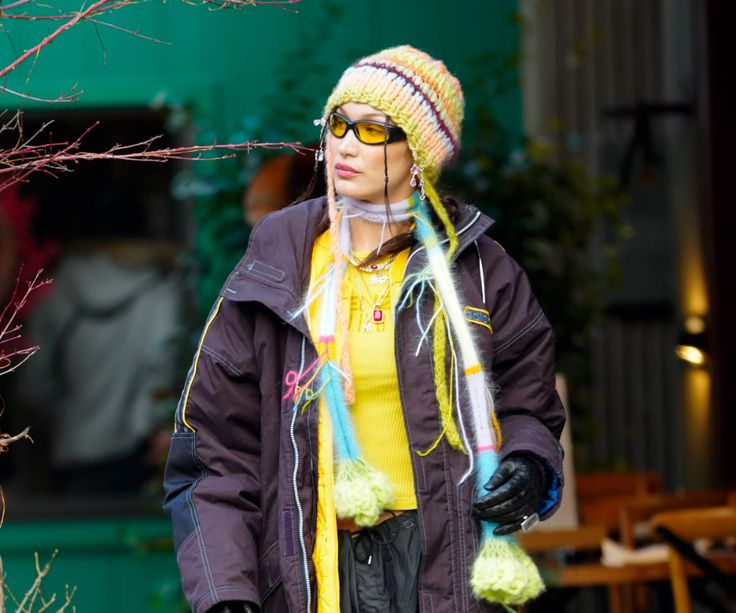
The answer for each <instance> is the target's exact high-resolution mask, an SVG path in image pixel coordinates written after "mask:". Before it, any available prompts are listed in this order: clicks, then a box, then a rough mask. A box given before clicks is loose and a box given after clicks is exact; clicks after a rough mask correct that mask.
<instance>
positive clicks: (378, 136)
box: [355, 121, 386, 145]
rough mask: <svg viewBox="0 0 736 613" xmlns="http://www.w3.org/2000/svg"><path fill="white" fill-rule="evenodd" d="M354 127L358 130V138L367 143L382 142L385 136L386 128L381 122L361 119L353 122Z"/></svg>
mask: <svg viewBox="0 0 736 613" xmlns="http://www.w3.org/2000/svg"><path fill="white" fill-rule="evenodd" d="M355 129H356V130H357V131H358V139H359V140H361V141H363V142H364V143H365V144H367V145H377V144H378V143H382V142H383V141H384V139H385V137H386V128H385V126H384V125H383V124H381V123H376V122H373V121H362V122H360V123H358V124H355Z"/></svg>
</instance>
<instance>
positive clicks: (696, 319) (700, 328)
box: [685, 315, 705, 334]
mask: <svg viewBox="0 0 736 613" xmlns="http://www.w3.org/2000/svg"><path fill="white" fill-rule="evenodd" d="M685 330H686V331H687V332H689V333H690V334H700V333H701V332H705V319H703V318H702V317H701V316H700V315H690V316H689V317H686V318H685Z"/></svg>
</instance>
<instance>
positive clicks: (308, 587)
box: [289, 336, 312, 613]
mask: <svg viewBox="0 0 736 613" xmlns="http://www.w3.org/2000/svg"><path fill="white" fill-rule="evenodd" d="M306 343H307V338H306V337H305V336H302V345H301V357H300V361H299V374H298V375H297V381H299V380H300V379H301V376H302V372H304V359H305V351H306ZM298 413H299V410H298V407H297V406H296V404H295V405H294V409H293V411H292V415H291V425H290V427H289V436H290V437H291V447H292V450H293V452H294V471H293V472H292V479H291V485H292V488H293V491H294V503H295V504H296V512H297V522H298V524H299V548H300V549H301V553H302V571H303V572H304V587H305V589H306V592H307V612H308V613H309V612H310V611H311V610H312V585H311V583H310V581H309V559H308V558H307V545H306V542H305V540H304V531H303V530H302V526H303V525H304V511H303V509H302V503H301V501H300V500H299V485H298V483H297V474H298V472H299V447H298V445H297V443H296V435H295V434H294V429H295V426H296V417H297V415H298Z"/></svg>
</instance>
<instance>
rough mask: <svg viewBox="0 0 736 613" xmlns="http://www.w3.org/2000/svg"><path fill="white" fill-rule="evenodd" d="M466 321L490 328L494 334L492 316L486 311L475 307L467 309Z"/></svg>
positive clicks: (467, 307)
mask: <svg viewBox="0 0 736 613" xmlns="http://www.w3.org/2000/svg"><path fill="white" fill-rule="evenodd" d="M465 319H467V320H468V321H469V322H471V323H474V324H478V325H479V326H483V327H484V328H488V329H489V330H490V331H491V334H493V328H492V327H491V314H490V313H489V312H488V311H486V310H485V309H476V308H475V307H471V306H466V307H465Z"/></svg>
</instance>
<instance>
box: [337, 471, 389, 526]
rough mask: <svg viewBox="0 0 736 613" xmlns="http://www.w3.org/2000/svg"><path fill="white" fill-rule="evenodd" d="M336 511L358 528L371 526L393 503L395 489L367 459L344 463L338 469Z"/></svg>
mask: <svg viewBox="0 0 736 613" xmlns="http://www.w3.org/2000/svg"><path fill="white" fill-rule="evenodd" d="M334 491H335V512H336V513H337V516H338V517H340V518H343V519H344V518H346V517H351V518H353V520H354V521H355V523H356V524H358V525H359V526H372V525H374V524H375V523H376V522H377V521H378V518H379V517H380V516H381V513H383V511H384V510H385V509H386V508H387V507H389V506H390V505H391V504H393V502H394V489H393V486H392V485H391V482H390V481H389V480H388V479H387V478H386V475H384V474H383V473H382V472H379V471H378V470H376V469H375V468H373V467H372V466H371V465H370V464H368V463H367V462H365V461H364V460H361V459H357V460H341V461H340V462H338V463H337V466H336V467H335V490H334Z"/></svg>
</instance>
